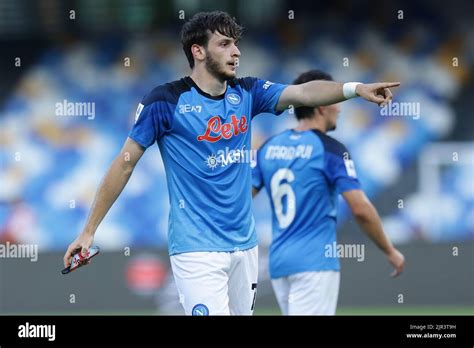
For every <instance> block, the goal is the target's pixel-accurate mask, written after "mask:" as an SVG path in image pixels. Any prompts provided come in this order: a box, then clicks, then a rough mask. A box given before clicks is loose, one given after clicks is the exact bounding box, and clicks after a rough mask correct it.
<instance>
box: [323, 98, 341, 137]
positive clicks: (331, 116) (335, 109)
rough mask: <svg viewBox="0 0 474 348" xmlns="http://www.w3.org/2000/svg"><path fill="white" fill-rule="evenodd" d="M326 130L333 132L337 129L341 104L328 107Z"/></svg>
mask: <svg viewBox="0 0 474 348" xmlns="http://www.w3.org/2000/svg"><path fill="white" fill-rule="evenodd" d="M325 112H326V129H327V131H332V130H335V129H336V126H337V118H338V117H339V114H340V112H341V104H339V103H337V104H332V105H328V106H326V110H325Z"/></svg>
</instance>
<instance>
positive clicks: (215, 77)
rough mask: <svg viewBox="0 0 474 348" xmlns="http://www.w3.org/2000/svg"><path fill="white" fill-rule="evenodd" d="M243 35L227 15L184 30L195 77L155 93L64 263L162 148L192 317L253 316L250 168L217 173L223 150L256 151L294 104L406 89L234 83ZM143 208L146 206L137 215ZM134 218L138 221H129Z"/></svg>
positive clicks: (172, 230)
mask: <svg viewBox="0 0 474 348" xmlns="http://www.w3.org/2000/svg"><path fill="white" fill-rule="evenodd" d="M241 33H242V27H241V26H240V25H238V24H237V23H236V21H235V20H234V19H233V18H232V17H230V16H229V15H228V14H227V13H224V12H220V11H215V12H207V13H198V14H196V15H195V16H193V17H192V18H191V19H190V20H189V21H188V22H186V23H185V24H184V26H183V28H182V32H181V42H182V45H183V49H184V53H185V54H186V57H187V59H188V61H189V65H190V67H191V69H192V73H191V75H190V76H186V77H183V78H181V79H179V80H177V81H173V82H170V83H166V84H163V85H160V86H158V87H156V88H154V89H153V90H152V91H151V92H150V93H149V94H148V95H147V96H145V97H144V98H143V100H142V102H141V103H140V104H139V106H138V109H137V112H136V119H135V124H134V126H133V128H132V129H131V131H130V134H129V136H128V138H127V140H126V141H125V144H124V145H123V148H122V150H121V152H120V154H119V155H118V156H117V157H116V158H115V159H114V161H113V163H112V165H111V167H110V169H109V170H108V172H107V174H106V175H105V178H104V179H103V181H102V183H101V184H100V186H99V188H98V191H97V193H96V196H95V199H94V203H93V205H92V208H91V211H90V214H89V217H88V219H87V222H86V225H85V227H84V229H83V231H82V232H81V233H80V235H79V236H78V237H77V238H76V240H74V241H73V242H72V243H71V244H70V245H69V247H68V249H67V251H66V254H65V255H64V264H65V266H66V267H67V266H68V265H69V264H70V260H71V255H73V254H74V252H76V251H79V250H81V253H83V254H86V253H87V248H88V247H89V246H90V245H91V244H92V241H93V238H94V234H95V232H96V230H97V228H98V226H99V223H100V222H101V221H102V219H103V218H104V216H105V215H106V213H107V211H108V210H109V209H110V207H111V206H112V204H113V202H114V201H115V200H116V199H117V197H118V196H119V194H120V192H121V191H122V189H123V188H124V187H125V185H126V183H127V181H128V179H129V178H130V175H131V174H132V171H133V169H134V167H135V166H136V164H137V162H138V161H139V159H140V157H141V156H142V154H143V153H144V151H145V150H146V149H147V148H148V147H150V146H151V145H153V144H154V143H157V144H158V147H159V149H160V152H161V156H162V158H163V163H164V166H165V170H166V179H167V184H168V191H169V201H170V206H171V208H170V214H169V224H168V244H169V255H170V258H171V266H172V270H173V274H174V277H175V281H176V285H177V288H178V292H179V294H180V300H181V303H182V305H183V307H184V310H185V313H186V314H189V315H190V314H192V315H214V314H221V315H227V314H241V315H244V314H248V315H250V314H252V313H253V308H254V301H255V295H256V287H257V238H256V233H255V223H254V219H253V215H252V210H251V204H252V202H251V200H252V198H251V195H250V188H251V180H252V173H251V167H250V166H249V164H248V163H228V165H226V166H221V165H219V166H216V157H215V154H216V153H219V151H222V150H224V149H225V148H228V149H233V150H235V151H240V150H243V149H244V148H245V149H249V148H250V138H251V136H250V129H251V121H252V118H253V117H254V116H256V115H257V114H259V113H262V112H271V113H280V112H282V111H283V110H284V109H286V108H287V107H288V106H289V105H295V106H302V105H306V106H310V107H314V106H317V105H327V104H333V103H336V102H340V101H343V100H346V99H348V98H351V97H355V96H357V95H359V96H361V97H363V98H365V99H367V100H369V101H371V102H375V103H378V104H379V105H383V104H386V103H388V102H389V100H390V99H391V97H392V95H391V92H390V90H389V88H390V87H396V86H398V85H399V83H374V84H357V83H346V84H342V83H336V82H332V81H312V82H309V83H307V84H302V85H299V86H286V85H283V84H277V83H272V82H269V81H265V80H261V79H258V78H254V77H246V78H236V69H237V65H238V60H239V57H240V51H239V49H238V47H237V43H238V41H239V39H240V37H241ZM137 209H140V207H137ZM130 218H133V213H131V216H130Z"/></svg>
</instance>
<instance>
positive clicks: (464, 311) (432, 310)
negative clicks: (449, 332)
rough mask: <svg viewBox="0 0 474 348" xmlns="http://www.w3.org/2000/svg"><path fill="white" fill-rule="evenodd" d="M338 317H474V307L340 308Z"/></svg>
mask: <svg viewBox="0 0 474 348" xmlns="http://www.w3.org/2000/svg"><path fill="white" fill-rule="evenodd" d="M279 314H280V311H279V310H278V309H277V308H256V309H255V315H279ZM336 314H337V315H474V307H431V306H429V307H414V306H403V305H400V306H393V307H340V308H338V309H337V312H336Z"/></svg>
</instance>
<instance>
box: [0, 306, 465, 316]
mask: <svg viewBox="0 0 474 348" xmlns="http://www.w3.org/2000/svg"><path fill="white" fill-rule="evenodd" d="M160 314H164V313H157V312H156V311H154V310H139V311H133V312H132V311H128V312H125V311H124V312H122V311H117V312H95V311H94V312H93V311H75V312H49V313H45V312H32V313H1V314H0V315H132V316H133V315H160ZM254 314H255V315H280V310H279V309H278V308H257V309H256V310H255V312H254ZM336 314H337V315H348V316H350V315H474V307H431V306H430V307H414V306H399V307H341V308H338V310H337V313H336Z"/></svg>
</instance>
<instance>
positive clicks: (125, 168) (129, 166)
mask: <svg viewBox="0 0 474 348" xmlns="http://www.w3.org/2000/svg"><path fill="white" fill-rule="evenodd" d="M115 164H116V165H117V166H118V168H120V171H121V172H122V173H123V174H124V175H127V176H129V175H131V174H132V172H133V169H134V168H135V165H134V164H133V163H132V161H130V160H127V159H126V158H124V157H122V156H119V157H117V158H116V159H115Z"/></svg>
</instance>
